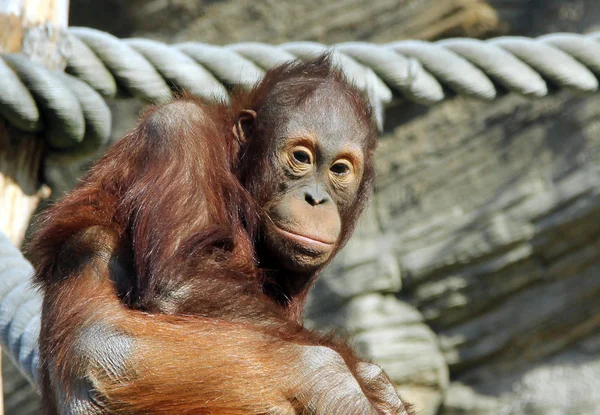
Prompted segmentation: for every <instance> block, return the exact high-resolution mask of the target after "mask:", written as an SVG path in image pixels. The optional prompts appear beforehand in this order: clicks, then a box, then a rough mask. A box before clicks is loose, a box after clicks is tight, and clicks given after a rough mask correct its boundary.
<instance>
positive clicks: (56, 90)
mask: <svg viewBox="0 0 600 415" xmlns="http://www.w3.org/2000/svg"><path fill="white" fill-rule="evenodd" d="M68 36H69V42H68V43H69V44H70V50H69V51H68V52H67V57H66V58H67V73H68V74H69V75H66V76H65V75H61V74H59V73H56V72H49V71H47V70H45V69H44V68H42V67H41V66H38V65H35V64H33V63H31V62H29V61H27V60H26V58H24V57H22V56H19V55H1V59H0V116H2V117H4V118H6V119H7V120H8V121H9V122H10V123H12V124H13V125H15V126H16V127H18V128H20V129H22V130H24V131H29V132H39V131H42V130H45V136H46V139H47V141H48V143H49V144H50V147H51V148H52V149H54V156H55V157H57V155H58V157H63V158H77V157H82V156H85V155H87V154H89V153H91V152H93V151H95V150H96V149H97V148H98V146H100V145H101V144H102V143H103V142H104V141H105V140H106V139H107V138H108V135H109V133H110V112H109V110H108V108H107V106H106V104H105V103H104V101H103V99H102V97H105V98H110V97H115V96H117V95H118V94H119V93H121V94H125V95H130V96H137V97H141V98H143V99H145V100H147V101H150V102H164V101H166V100H169V99H171V98H172V96H173V94H174V91H177V90H182V89H183V90H187V91H189V92H190V93H192V94H193V95H196V96H199V97H202V98H205V99H209V100H211V99H221V100H227V99H228V91H229V90H230V89H231V88H232V87H233V86H235V85H241V86H243V87H246V88H248V87H250V86H252V85H253V84H254V83H256V82H257V81H258V80H259V79H261V78H262V76H263V75H264V73H265V71H266V70H268V69H269V68H271V67H273V66H274V65H277V64H280V63H282V62H285V61H289V60H291V59H295V58H301V59H307V58H309V57H311V56H314V55H315V54H318V53H320V52H323V51H325V50H331V49H332V50H334V51H335V53H334V57H335V59H336V61H337V62H338V64H339V66H340V67H341V68H342V69H343V70H344V72H345V73H346V75H347V76H348V78H350V79H351V80H352V81H353V82H355V83H356V85H357V86H358V88H360V89H362V90H363V91H365V92H366V93H367V94H368V96H369V97H370V99H371V102H372V103H373V105H374V106H375V108H376V110H377V111H376V113H377V115H378V119H379V122H380V125H381V124H382V121H383V108H384V107H385V105H387V104H389V103H390V102H391V100H392V97H393V96H394V95H395V96H398V97H402V98H405V99H408V100H411V101H414V102H418V103H422V104H433V103H436V102H439V101H441V100H443V99H444V98H446V97H447V96H448V92H450V93H452V94H460V95H467V96H471V97H475V98H479V99H484V100H491V99H494V98H495V97H496V96H498V94H499V93H500V92H502V91H509V92H515V93H518V94H522V95H526V96H532V97H542V96H545V95H547V94H548V91H549V87H548V86H549V84H550V85H552V86H553V87H555V88H564V89H569V90H573V91H576V92H583V93H589V92H594V91H596V90H597V89H598V79H597V77H596V76H597V75H600V32H599V33H592V34H589V35H577V34H567V33H559V34H552V35H547V36H542V37H539V38H536V39H529V38H524V37H500V38H496V39H490V40H487V41H479V40H474V39H449V40H443V41H439V42H434V43H431V42H424V41H400V42H394V43H389V44H385V45H375V44H370V43H362V42H348V43H340V44H337V45H332V46H330V47H329V46H325V45H322V44H319V43H312V42H294V43H286V44H283V45H279V46H273V45H267V44H263V43H238V44H233V45H228V46H214V45H207V44H204V43H196V42H193V43H192V42H190V43H183V44H177V45H166V44H164V43H160V42H157V41H153V40H147V39H124V40H122V39H118V38H116V37H114V36H112V35H110V34H108V33H104V32H101V31H98V30H94V29H88V28H71V29H70V30H69V34H68ZM75 78H77V79H78V80H79V81H83V82H77V79H75Z"/></svg>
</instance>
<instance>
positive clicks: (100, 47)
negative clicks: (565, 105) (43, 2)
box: [0, 28, 600, 384]
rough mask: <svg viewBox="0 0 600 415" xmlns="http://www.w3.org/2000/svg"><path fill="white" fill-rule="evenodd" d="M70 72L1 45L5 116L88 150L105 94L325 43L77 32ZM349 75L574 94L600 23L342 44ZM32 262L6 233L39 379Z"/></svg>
mask: <svg viewBox="0 0 600 415" xmlns="http://www.w3.org/2000/svg"><path fill="white" fill-rule="evenodd" d="M69 38H70V45H71V51H70V53H68V56H67V61H68V66H67V73H68V74H62V73H58V72H50V71H47V70H46V69H44V68H43V67H41V66H38V65H35V64H33V63H32V62H29V61H28V60H27V59H26V58H24V57H23V56H20V55H0V116H2V117H4V118H5V119H7V120H8V121H9V122H10V123H12V124H13V125H14V126H16V127H17V128H19V129H22V130H24V131H28V132H40V131H42V130H44V131H45V136H46V139H47V141H48V143H49V144H50V146H51V147H52V148H53V149H54V150H55V151H54V153H53V154H52V155H51V156H53V157H62V158H64V159H68V158H76V157H81V156H84V155H87V154H90V153H91V152H93V151H95V150H96V149H97V148H98V147H99V146H100V145H101V144H102V143H103V142H104V141H105V140H106V139H107V138H108V135H109V133H110V122H111V116H110V111H109V110H108V107H107V106H106V103H105V102H104V100H103V98H102V97H106V98H109V97H115V96H117V94H118V93H124V94H128V95H131V96H138V97H141V98H144V99H146V100H148V101H151V102H164V101H166V100H168V99H170V98H171V97H172V96H173V93H174V92H173V91H174V90H178V89H185V90H187V91H189V92H190V93H192V94H194V95H197V96H199V97H202V98H206V99H223V100H226V99H228V91H229V90H230V88H231V87H232V86H234V85H242V86H244V87H250V86H251V85H253V84H254V83H255V82H256V81H257V80H259V79H260V78H261V77H262V76H263V74H264V73H265V71H266V70H267V69H269V68H271V67H272V66H274V65H277V64H279V63H282V62H285V61H288V60H290V59H294V58H302V59H307V58H309V57H311V56H314V55H315V54H318V53H320V52H323V51H325V50H328V49H329V47H327V46H325V45H321V44H318V43H310V42H295V43H287V44H283V45H280V46H272V45H266V44H262V43H239V44H235V45H228V46H223V47H220V46H213V45H207V44H202V43H184V44H179V45H172V46H168V45H166V44H163V43H160V42H156V41H151V40H145V39H127V40H120V39H118V38H115V37H114V36H111V35H109V34H107V33H103V32H100V31H97V30H93V29H85V28H72V29H70V31H69ZM332 48H333V49H334V50H335V54H334V57H335V59H336V60H337V62H338V63H339V65H340V67H341V68H342V69H343V70H344V71H345V73H346V75H347V76H348V77H349V78H350V79H351V80H353V81H354V82H355V83H356V85H357V86H358V87H359V88H361V89H362V90H364V91H365V92H366V93H367V94H368V96H369V97H370V99H371V101H372V103H373V104H374V105H375V107H376V109H377V110H378V111H377V113H378V114H379V119H380V122H381V120H382V116H383V107H384V106H385V105H386V104H388V103H389V102H390V101H391V100H392V96H393V95H396V96H399V97H403V98H405V99H408V100H411V101H414V102H418V103H423V104H433V103H436V102H439V101H441V100H443V99H444V98H446V97H447V91H448V90H449V91H451V92H452V93H455V94H460V95H467V96H471V97H475V98H480V99H485V100H491V99H494V98H495V97H496V96H497V95H498V94H499V93H500V92H501V91H510V92H515V93H518V94H522V95H526V96H532V97H542V96H545V95H547V94H548V93H549V92H548V91H549V87H548V85H549V84H550V85H552V86H554V87H558V88H565V89H569V90H573V91H576V92H584V93H589V92H594V91H596V90H597V89H598V80H597V78H596V76H598V75H600V33H593V34H590V35H585V36H584V35H576V34H553V35H548V36H542V37H540V38H537V39H528V38H522V37H501V38H496V39H491V40H487V41H479V40H473V39H449V40H444V41H439V42H435V43H429V42H422V41H401V42H394V43H390V44H386V45H374V44H369V43H360V42H349V43H342V44H338V45H333V46H332ZM31 273H32V270H31V265H30V264H29V263H28V262H27V261H26V260H25V259H24V258H23V257H22V255H21V254H20V253H19V251H18V250H17V249H16V248H14V247H13V246H12V245H11V244H10V241H9V240H8V238H7V237H6V235H4V234H2V233H0V334H1V336H0V339H1V341H2V343H3V345H5V346H6V347H7V350H8V351H9V353H10V354H11V356H12V358H13V359H14V360H15V361H16V362H18V364H19V366H20V367H21V369H22V370H23V371H24V373H25V374H26V375H27V376H28V378H29V379H30V380H31V381H32V382H33V383H34V384H37V382H38V379H39V376H38V371H39V360H38V352H37V343H36V342H37V337H38V334H39V324H40V321H39V313H40V303H41V299H40V296H39V294H38V293H37V292H35V291H34V290H33V289H32V288H31V287H30V286H29V278H30V275H31Z"/></svg>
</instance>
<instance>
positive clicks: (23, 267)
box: [0, 232, 42, 386]
mask: <svg viewBox="0 0 600 415" xmlns="http://www.w3.org/2000/svg"><path fill="white" fill-rule="evenodd" d="M32 275H33V269H32V267H31V264H29V262H27V260H26V259H25V258H23V255H21V253H20V252H19V250H18V249H17V248H16V247H14V246H13V245H12V243H11V242H10V240H9V239H8V237H7V236H6V235H5V234H4V233H3V232H0V341H1V343H2V346H3V349H4V350H5V351H6V352H7V353H8V354H9V356H10V357H11V358H12V359H13V361H15V363H17V365H18V367H19V368H20V369H21V371H22V372H23V373H24V374H25V376H26V377H27V379H28V380H29V381H30V382H31V383H32V384H34V385H35V386H39V370H40V362H39V354H38V345H37V340H38V336H39V333H40V314H41V303H42V300H41V296H40V294H39V293H38V292H37V291H36V290H34V289H33V287H32V286H31V283H30V279H31V276H32Z"/></svg>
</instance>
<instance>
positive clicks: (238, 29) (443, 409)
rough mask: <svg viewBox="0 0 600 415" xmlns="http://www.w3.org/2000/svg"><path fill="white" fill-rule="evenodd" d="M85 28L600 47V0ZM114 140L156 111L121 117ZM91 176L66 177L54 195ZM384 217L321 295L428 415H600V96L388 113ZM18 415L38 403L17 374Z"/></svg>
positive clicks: (191, 4) (88, 13)
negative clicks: (581, 37)
mask: <svg viewBox="0 0 600 415" xmlns="http://www.w3.org/2000/svg"><path fill="white" fill-rule="evenodd" d="M70 25H71V26H88V27H93V28H98V29H101V30H104V31H108V32H110V33H113V34H115V35H117V36H120V37H135V36H139V37H146V38H152V39H158V40H162V41H165V42H169V43H171V42H181V41H187V40H193V41H200V42H205V43H211V44H228V43H235V42H242V41H261V42H268V43H282V42H286V41H295V40H312V41H318V42H322V43H325V44H331V43H336V42H343V41H352V40H362V41H368V42H376V43H380V42H381V43H383V42H390V41H394V40H401V39H423V40H437V39H443V38H448V37H474V38H480V39H483V38H489V37H493V36H498V35H524V36H536V35H542V34H546V33H553V32H562V31H571V32H577V33H587V32H590V31H594V30H600V2H598V1H597V0H488V1H483V0H370V1H369V2H364V1H360V0H330V1H327V2H322V1H317V0H253V1H252V2H250V1H248V2H247V1H233V0H204V1H202V0H103V1H98V0H71V11H70ZM110 105H111V108H112V110H113V113H114V126H113V130H114V131H113V140H114V139H118V137H120V136H121V135H122V134H123V132H124V131H125V130H126V129H128V128H130V127H131V126H132V125H133V122H134V121H135V119H136V117H137V114H138V112H139V110H140V109H141V108H142V106H143V104H142V103H141V102H139V101H136V100H132V99H129V100H119V101H112V102H110ZM88 164H89V163H81V164H80V165H78V166H77V167H76V168H72V169H69V170H64V169H58V170H57V171H56V172H55V176H56V177H57V178H58V184H57V188H56V189H55V193H54V194H55V195H56V194H60V193H61V192H63V191H65V190H66V189H68V188H69V187H70V186H72V185H73V183H75V182H76V179H77V176H78V174H80V173H81V172H82V171H84V170H85V168H86V167H87V165H88ZM376 168H377V173H378V179H377V187H376V192H375V195H374V198H373V200H372V204H371V207H370V209H369V211H368V212H367V214H366V215H365V218H364V219H363V220H362V222H361V225H360V227H359V229H358V231H357V233H356V236H355V237H354V238H353V240H352V241H351V242H350V243H349V245H348V246H347V248H345V250H344V251H343V252H342V253H341V254H340V256H339V258H338V259H337V260H336V261H335V263H334V264H333V265H332V266H331V268H330V269H329V270H328V272H327V273H326V275H324V277H323V278H322V280H321V281H320V282H319V284H318V286H317V287H316V289H315V290H314V292H313V296H312V299H311V303H310V307H309V310H308V313H307V320H308V321H307V322H308V324H310V325H311V326H313V327H316V328H322V329H330V328H337V329H338V330H340V331H342V332H345V333H347V334H348V335H349V337H350V338H351V340H352V341H353V343H354V344H355V346H356V347H357V348H358V349H359V350H360V352H361V353H362V354H363V355H364V356H366V357H369V358H371V359H373V360H374V361H376V362H377V363H379V364H381V365H382V366H383V368H384V369H385V370H386V371H387V372H388V374H389V375H390V376H391V378H392V379H393V380H394V381H395V382H396V383H397V384H398V386H399V390H400V391H401V392H402V394H403V396H404V397H405V398H407V400H409V401H413V402H414V403H415V404H416V405H417V410H418V413H419V414H421V415H434V414H439V415H459V414H461V415H496V414H506V415H516V414H527V415H542V414H544V415H559V414H565V415H567V414H568V415H579V414H581V415H593V414H600V191H599V189H598V184H599V183H600V181H599V180H598V179H599V178H600V95H599V94H596V95H591V96H576V95H574V94H572V93H569V92H557V93H555V94H553V95H552V96H551V97H547V98H542V99H537V100H531V99H528V98H523V97H519V96H515V95H506V96H503V97H501V98H499V99H497V100H495V101H494V102H491V103H484V102H480V101H476V100H473V99H465V98H461V97H456V98H452V99H449V100H446V101H444V102H443V103H441V104H438V105H436V106H434V107H425V106H420V105H417V104H414V103H406V102H400V101H399V102H397V103H396V104H394V105H393V106H391V107H389V108H388V109H387V110H386V115H385V126H384V132H383V136H382V138H381V142H380V147H379V151H378V154H377V158H376ZM3 376H4V393H5V407H6V413H7V414H9V415H28V414H38V413H40V410H39V401H38V399H37V396H36V395H35V393H34V392H33V391H32V390H31V388H30V387H29V386H28V384H27V382H26V381H25V380H24V379H22V378H21V377H20V376H19V375H18V373H17V371H16V369H15V368H14V366H12V365H11V364H10V363H9V362H8V361H7V359H3Z"/></svg>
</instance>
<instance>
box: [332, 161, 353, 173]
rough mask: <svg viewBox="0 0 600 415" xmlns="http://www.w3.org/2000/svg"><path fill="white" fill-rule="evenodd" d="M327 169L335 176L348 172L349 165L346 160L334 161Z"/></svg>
mask: <svg viewBox="0 0 600 415" xmlns="http://www.w3.org/2000/svg"><path fill="white" fill-rule="evenodd" d="M329 170H331V172H332V173H333V174H335V175H336V176H345V175H347V174H348V173H350V166H349V165H348V163H346V162H344V163H335V164H333V165H332V166H331V167H330V168H329Z"/></svg>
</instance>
